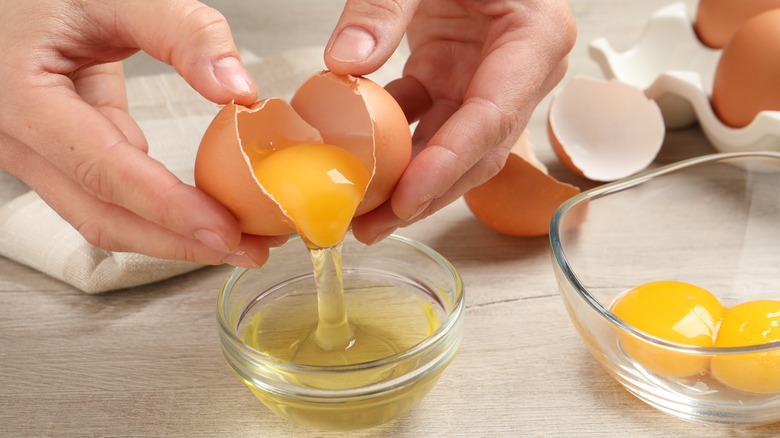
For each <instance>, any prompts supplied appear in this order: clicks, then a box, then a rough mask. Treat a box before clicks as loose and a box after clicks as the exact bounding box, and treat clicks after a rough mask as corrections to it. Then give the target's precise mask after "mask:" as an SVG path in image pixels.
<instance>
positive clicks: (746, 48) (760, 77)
mask: <svg viewBox="0 0 780 438" xmlns="http://www.w3.org/2000/svg"><path fill="white" fill-rule="evenodd" d="M734 3H740V4H741V3H742V2H734ZM778 78H780V9H772V10H769V11H766V12H762V13H760V14H758V15H755V16H754V17H752V18H750V19H749V20H747V21H745V22H744V23H743V24H742V25H741V26H740V27H739V28H738V29H737V31H736V33H734V36H733V37H732V38H731V40H730V41H729V42H728V44H726V46H725V47H724V48H723V53H722V54H721V57H720V59H719V61H718V65H717V67H716V69H715V76H714V79H713V83H712V107H713V109H714V110H715V113H716V114H717V115H718V118H719V119H720V120H721V121H722V122H723V123H725V124H726V125H729V126H731V127H734V128H741V127H745V126H747V125H748V124H750V122H752V121H753V119H754V118H755V117H756V115H757V114H758V113H759V112H761V111H779V110H780V81H778Z"/></svg>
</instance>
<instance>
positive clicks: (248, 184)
mask: <svg viewBox="0 0 780 438" xmlns="http://www.w3.org/2000/svg"><path fill="white" fill-rule="evenodd" d="M323 143H326V144H331V145H334V146H339V147H342V148H344V149H346V150H348V151H350V152H351V153H352V154H353V155H355V156H357V157H358V158H359V159H360V160H361V162H363V164H364V165H365V166H366V168H367V169H369V170H370V171H371V173H372V177H371V181H370V183H369V185H368V187H367V188H366V194H365V196H364V198H363V201H362V202H361V205H360V206H359V207H358V210H357V212H356V213H355V215H359V214H363V213H365V212H367V211H370V210H371V209H373V208H376V207H377V206H379V205H380V204H382V203H383V202H384V201H386V200H387V199H388V198H389V197H390V194H391V193H392V190H393V188H394V187H395V185H396V183H397V182H398V180H399V179H400V177H401V174H402V173H403V171H404V169H405V168H406V166H407V165H408V163H409V161H410V159H411V131H410V128H409V124H408V123H407V121H406V118H405V116H404V114H403V111H402V110H401V108H400V106H399V105H398V103H397V102H396V101H395V99H393V97H392V96H391V95H390V94H389V93H388V92H387V91H386V90H385V89H384V88H382V87H381V86H379V85H377V84H376V83H374V82H372V81H370V80H369V79H366V78H359V77H351V76H339V75H335V74H333V73H330V72H320V73H317V74H315V75H314V76H312V77H311V78H310V79H309V80H307V81H306V82H305V83H304V84H303V85H301V87H300V88H299V90H298V91H297V92H296V94H295V96H294V97H293V100H292V101H291V103H287V102H285V101H283V100H281V99H278V98H269V99H265V100H262V101H259V102H257V103H255V104H253V105H252V106H251V107H244V106H240V105H236V104H234V103H230V104H228V105H225V106H224V107H223V108H222V109H221V110H220V111H219V113H218V114H217V115H216V116H215V118H214V119H213V120H212V122H211V124H210V125H209V127H208V128H207V129H206V132H205V133H204V135H203V139H202V140H201V144H200V146H199V148H198V153H197V156H196V159H195V185H196V186H197V187H198V188H199V189H201V190H203V191H204V192H205V193H207V194H209V195H210V196H211V197H213V198H214V199H216V200H217V201H219V202H220V203H221V204H223V205H224V206H225V207H226V208H227V209H228V210H229V211H230V212H231V213H232V214H233V215H234V216H235V217H236V218H237V219H238V221H239V224H240V226H241V230H242V231H243V232H245V233H248V234H257V235H283V234H290V233H292V232H295V231H296V227H295V224H294V223H293V221H292V219H291V218H290V217H289V216H288V215H287V214H286V213H285V212H284V210H283V208H282V207H281V206H280V205H279V204H278V203H277V202H276V201H275V200H274V199H273V197H271V196H270V195H269V194H268V193H267V192H266V190H265V189H264V188H263V187H262V186H261V184H260V183H259V182H258V180H257V178H256V177H255V175H254V172H253V168H252V162H253V161H256V160H261V159H262V158H263V157H264V155H266V154H270V153H272V152H273V151H274V150H278V149H280V148H284V147H287V146H292V145H299V144H323Z"/></svg>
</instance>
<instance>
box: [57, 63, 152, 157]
mask: <svg viewBox="0 0 780 438" xmlns="http://www.w3.org/2000/svg"><path fill="white" fill-rule="evenodd" d="M71 79H72V81H73V85H74V86H75V88H76V93H78V95H79V96H81V98H82V99H84V101H85V102H87V103H88V104H90V105H92V106H93V107H95V108H97V109H98V110H100V112H101V113H103V115H104V116H106V118H107V119H109V120H110V121H111V122H112V123H113V124H114V125H116V126H117V127H118V128H119V130H120V131H122V133H123V134H124V135H125V137H127V141H128V142H129V143H130V144H131V145H133V146H135V147H137V148H138V149H139V150H141V151H143V152H145V153H148V152H149V144H148V142H147V141H146V137H145V136H144V134H143V131H141V128H140V127H139V126H138V124H137V123H136V122H135V120H133V119H132V117H130V114H129V113H128V103H127V92H126V90H125V77H124V72H123V70H122V64H121V63H120V62H112V63H108V64H98V65H94V66H91V67H88V68H86V69H83V70H81V71H79V72H78V73H76V74H74V75H73V76H72V77H71Z"/></svg>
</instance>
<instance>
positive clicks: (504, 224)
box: [463, 131, 580, 237]
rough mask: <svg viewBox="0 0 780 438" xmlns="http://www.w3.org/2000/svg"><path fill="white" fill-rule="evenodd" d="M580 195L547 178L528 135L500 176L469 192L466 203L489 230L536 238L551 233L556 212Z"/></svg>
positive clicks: (521, 138) (514, 147) (575, 188)
mask: <svg viewBox="0 0 780 438" xmlns="http://www.w3.org/2000/svg"><path fill="white" fill-rule="evenodd" d="M579 192H580V189H579V188H577V187H575V186H572V185H570V184H566V183H563V182H560V181H558V180H556V179H555V178H553V177H552V176H550V175H548V173H547V168H546V167H545V166H544V165H543V164H542V163H541V162H540V161H539V160H537V159H536V157H535V156H534V154H533V147H532V145H531V143H530V142H529V140H528V131H525V132H523V134H522V135H521V136H520V139H519V140H518V141H517V142H516V143H515V145H514V146H513V147H512V150H511V151H510V153H509V156H508V157H507V160H506V163H505V164H504V167H503V168H502V169H501V170H500V171H499V172H498V174H496V175H495V176H494V177H493V178H491V179H489V180H488V181H486V182H484V183H483V184H481V185H479V186H477V187H474V188H473V189H471V190H469V191H468V192H466V194H465V195H463V199H464V200H465V201H466V205H467V206H468V208H469V210H471V212H472V213H473V214H474V216H475V217H476V218H477V219H478V220H479V221H480V222H482V223H483V224H485V225H486V226H487V227H488V228H491V229H493V230H494V231H497V232H499V233H502V234H506V235H509V236H516V237H535V236H545V235H547V234H548V233H549V229H550V220H551V219H552V216H553V213H555V210H556V209H557V208H558V207H559V206H560V205H561V204H562V203H563V202H564V201H566V200H567V199H569V198H571V197H572V196H574V195H576V194H578V193H579Z"/></svg>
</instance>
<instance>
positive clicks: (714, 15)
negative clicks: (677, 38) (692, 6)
mask: <svg viewBox="0 0 780 438" xmlns="http://www.w3.org/2000/svg"><path fill="white" fill-rule="evenodd" d="M775 8H780V0H699V4H698V6H697V8H696V18H695V20H694V23H693V27H694V29H695V30H696V34H697V35H698V37H699V40H701V42H702V43H703V44H704V45H706V46H709V47H712V48H715V49H720V48H723V47H725V46H726V44H727V43H728V42H729V40H730V39H731V37H732V36H733V35H734V33H735V32H736V31H737V29H738V28H739V27H740V26H741V25H742V23H744V22H745V21H747V20H748V19H750V18H751V17H753V16H755V15H758V14H760V13H762V12H764V11H767V10H769V9H775Z"/></svg>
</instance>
